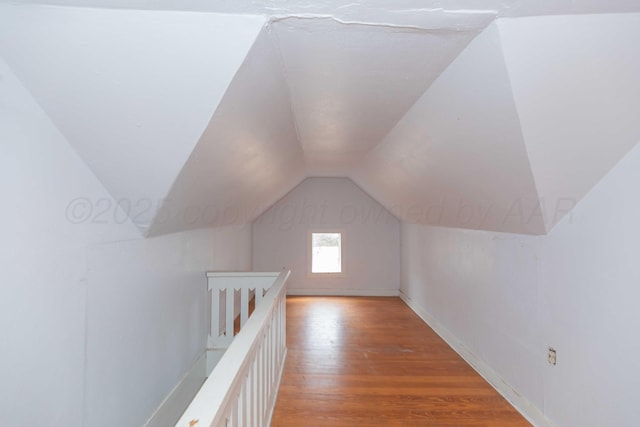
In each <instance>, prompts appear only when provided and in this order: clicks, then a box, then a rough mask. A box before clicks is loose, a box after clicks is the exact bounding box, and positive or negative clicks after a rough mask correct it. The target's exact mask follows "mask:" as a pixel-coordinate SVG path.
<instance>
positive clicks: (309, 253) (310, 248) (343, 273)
mask: <svg viewBox="0 0 640 427" xmlns="http://www.w3.org/2000/svg"><path fill="white" fill-rule="evenodd" d="M320 233H322V234H325V233H326V234H328V233H333V234H338V233H339V234H340V270H341V271H340V272H339V273H314V272H312V267H313V235H314V234H320ZM345 234H346V233H345V231H344V229H342V228H322V229H319V228H312V229H309V231H308V233H307V276H308V277H311V278H315V279H320V278H327V279H329V278H338V277H346V275H347V274H346V265H347V263H346V260H345V258H346V257H345Z"/></svg>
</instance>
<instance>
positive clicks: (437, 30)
mask: <svg viewBox="0 0 640 427" xmlns="http://www.w3.org/2000/svg"><path fill="white" fill-rule="evenodd" d="M434 12H440V11H436V10H434ZM442 12H443V13H446V12H445V11H442ZM489 12H490V13H486V14H487V15H493V16H497V15H498V12H497V11H489ZM287 19H300V20H305V19H307V20H312V19H326V20H332V21H334V22H336V23H338V24H342V25H360V26H365V27H376V28H388V29H392V30H400V31H402V30H404V31H415V32H421V33H428V34H449V33H460V32H469V31H476V29H475V28H450V27H421V26H419V25H406V24H405V25H400V24H392V23H388V22H367V21H356V20H345V19H340V18H337V17H336V16H334V15H328V14H286V15H271V16H270V17H269V22H268V24H267V25H269V24H271V23H275V22H279V21H285V20H287Z"/></svg>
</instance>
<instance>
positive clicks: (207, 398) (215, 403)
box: [176, 271, 290, 427]
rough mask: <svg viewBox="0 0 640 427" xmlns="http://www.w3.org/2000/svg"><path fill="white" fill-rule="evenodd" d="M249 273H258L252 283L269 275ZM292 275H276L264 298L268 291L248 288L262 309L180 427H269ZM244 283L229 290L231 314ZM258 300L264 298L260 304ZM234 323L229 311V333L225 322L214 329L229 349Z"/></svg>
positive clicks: (283, 351)
mask: <svg viewBox="0 0 640 427" xmlns="http://www.w3.org/2000/svg"><path fill="white" fill-rule="evenodd" d="M210 274H219V273H210ZM224 274H228V273H224ZM235 274H237V273H235ZM243 274H245V275H246V274H256V275H255V276H246V277H249V278H250V277H253V278H260V277H265V274H264V273H243ZM289 274H290V272H289V271H285V272H282V273H280V274H278V273H273V274H272V275H271V276H270V277H271V279H272V282H273V278H274V277H276V276H277V278H276V279H275V282H273V284H272V285H271V286H270V287H268V289H269V290H268V291H267V292H266V293H265V294H264V295H261V294H262V293H263V292H264V291H263V290H262V289H266V288H263V287H262V285H253V287H251V286H249V287H247V288H246V289H247V291H246V295H247V298H246V300H247V302H248V301H249V290H250V289H255V293H256V307H255V310H254V312H253V314H252V315H251V316H250V317H249V316H248V314H247V317H248V320H245V323H244V326H243V327H242V329H241V330H240V332H239V333H238V334H237V335H236V336H235V338H232V340H231V343H230V345H229V346H228V348H227V349H226V351H225V352H224V354H223V355H222V357H221V358H220V360H219V361H218V363H217V365H216V366H215V368H214V369H213V371H212V372H211V374H210V375H209V377H208V378H207V380H206V381H205V383H204V384H203V386H202V388H201V389H200V391H199V392H198V394H197V395H196V397H195V398H194V399H193V401H192V402H191V404H190V405H189V407H188V408H187V410H186V411H185V412H184V414H183V415H182V417H181V418H180V420H179V421H178V423H177V424H176V427H194V426H195V427H268V426H269V424H270V420H271V416H272V414H273V408H274V406H275V402H276V397H277V393H278V388H279V385H280V378H281V376H282V370H283V368H284V361H285V357H286V281H287V279H288V278H289ZM214 277H215V276H214ZM260 280H261V279H258V281H260ZM241 282H242V281H237V283H236V284H235V285H233V287H231V285H229V286H230V287H228V288H227V295H226V301H227V305H226V307H227V309H228V310H232V309H229V297H228V295H229V294H230V293H233V292H232V291H230V290H229V289H240V293H241V295H242V293H243V291H242V289H243V288H242V287H238V286H236V285H238V284H239V283H241ZM265 282H266V280H265ZM246 283H249V282H246ZM258 295H261V298H260V299H258ZM241 299H242V298H241ZM212 307H216V306H215V305H212ZM247 310H248V305H247ZM241 311H242V309H241ZM234 312H235V311H234ZM247 313H248V311H247ZM212 317H217V316H212ZM241 317H242V313H241ZM233 319H234V317H230V315H229V311H227V313H226V315H225V323H226V324H225V325H224V328H221V327H220V324H219V323H217V324H216V325H215V327H214V321H213V319H212V332H215V333H213V334H212V335H216V334H218V337H217V338H218V339H219V340H218V341H216V340H215V338H216V337H215V336H214V337H213V338H212V339H213V340H214V343H225V344H226V342H227V339H228V338H229V337H233V329H231V330H229V323H231V325H232V326H231V327H232V328H233ZM221 330H223V331H224V333H221V332H220V331H221ZM222 337H224V339H223V338H222Z"/></svg>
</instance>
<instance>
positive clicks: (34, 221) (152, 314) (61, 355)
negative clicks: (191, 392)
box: [0, 59, 251, 427]
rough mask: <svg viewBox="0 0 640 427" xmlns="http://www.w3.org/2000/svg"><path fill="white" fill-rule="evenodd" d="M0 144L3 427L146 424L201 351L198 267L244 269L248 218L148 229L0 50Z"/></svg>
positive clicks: (0, 401)
mask: <svg viewBox="0 0 640 427" xmlns="http://www.w3.org/2000/svg"><path fill="white" fill-rule="evenodd" d="M0 148H1V150H2V156H0V194H1V195H2V198H1V202H0V203H2V206H1V209H0V236H1V242H2V245H0V278H1V279H0V280H1V286H0V328H1V329H0V331H1V334H0V335H1V337H2V339H1V340H0V354H1V355H2V356H1V358H0V360H1V362H2V363H0V378H1V380H0V425H3V426H5V425H6V426H9V425H38V426H69V427H76V426H82V425H85V426H91V427H94V426H110V427H111V426H123V427H126V426H139V425H141V424H143V423H144V422H145V421H146V420H147V418H148V417H149V416H150V415H151V413H152V412H153V410H154V409H155V408H156V407H157V405H158V404H159V403H160V402H161V401H162V399H163V398H164V397H165V396H166V395H167V394H168V393H169V391H170V390H171V389H172V388H173V386H174V385H175V384H176V382H177V381H178V380H179V379H180V378H181V376H182V375H183V374H184V373H185V372H186V371H187V370H188V369H189V368H190V367H191V365H192V364H193V363H194V362H195V360H196V359H197V358H198V356H199V355H200V354H202V352H203V351H204V346H205V340H206V333H207V325H206V316H205V296H206V281H205V277H204V271H205V270H207V269H214V268H216V269H234V270H235V269H238V270H242V269H249V268H250V267H251V251H250V247H251V228H250V227H246V228H245V229H226V230H215V231H214V230H204V231H193V232H187V233H180V234H173V235H167V236H164V237H160V238H154V239H146V240H145V239H142V238H141V237H140V233H139V231H138V230H137V229H136V227H135V226H134V225H133V224H132V223H131V222H130V221H129V220H128V219H127V217H126V215H125V213H124V212H122V211H119V210H117V209H116V208H115V205H116V203H115V201H114V200H113V199H112V198H111V197H110V196H109V194H108V193H107V192H106V190H105V189H104V187H103V186H102V185H101V183H100V182H99V181H98V180H97V179H96V178H95V176H94V175H93V174H92V173H91V171H90V170H89V168H88V167H87V166H86V165H85V164H84V163H83V162H82V160H81V159H80V158H79V157H78V156H77V155H76V153H75V152H74V151H73V150H72V148H71V147H70V145H69V144H68V143H67V141H66V140H65V139H64V137H63V136H62V135H61V134H60V132H59V131H58V130H57V129H56V127H55V126H54V125H53V124H52V123H51V121H50V120H49V119H48V117H47V116H46V115H45V113H44V112H43V111H42V110H41V108H40V107H39V106H38V104H37V103H36V102H35V101H34V100H33V99H32V98H31V96H30V95H29V93H28V92H27V91H26V90H25V89H24V87H23V86H22V85H21V84H20V83H19V81H18V80H17V79H16V78H15V76H14V75H13V74H12V72H11V71H10V70H9V68H8V67H7V66H6V64H5V63H4V62H3V61H2V60H1V59H0ZM134 202H135V201H134ZM221 248H224V251H223V250H222V249H221Z"/></svg>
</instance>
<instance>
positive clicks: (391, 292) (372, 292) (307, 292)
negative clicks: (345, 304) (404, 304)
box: [287, 288, 400, 297]
mask: <svg viewBox="0 0 640 427" xmlns="http://www.w3.org/2000/svg"><path fill="white" fill-rule="evenodd" d="M287 295H292V296H336V297H397V296H399V295H400V291H399V290H397V289H308V288H298V289H291V288H289V289H287Z"/></svg>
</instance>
